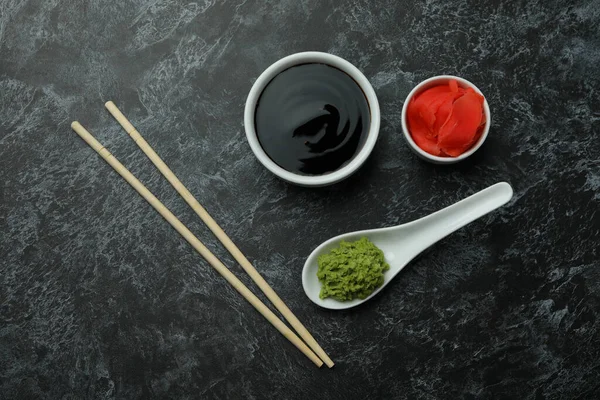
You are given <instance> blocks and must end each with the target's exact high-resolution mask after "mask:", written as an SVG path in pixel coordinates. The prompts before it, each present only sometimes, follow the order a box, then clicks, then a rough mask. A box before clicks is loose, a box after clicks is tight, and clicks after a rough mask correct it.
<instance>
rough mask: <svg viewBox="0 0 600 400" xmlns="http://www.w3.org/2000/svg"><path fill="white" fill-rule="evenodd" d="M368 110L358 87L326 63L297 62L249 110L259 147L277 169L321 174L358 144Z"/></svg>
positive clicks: (332, 168) (333, 168) (362, 138)
mask: <svg viewBox="0 0 600 400" xmlns="http://www.w3.org/2000/svg"><path fill="white" fill-rule="evenodd" d="M370 119H371V116H370V110H369V104H368V103H367V99H366V98H365V94H364V93H363V91H362V90H361V88H360V86H359V85H358V84H357V83H356V82H355V81H354V80H353V79H352V78H351V77H350V76H348V75H347V74H346V73H344V72H343V71H341V70H339V69H337V68H335V67H332V66H329V65H326V64H317V63H310V64H300V65H296V66H293V67H291V68H288V69H286V70H284V71H282V72H281V73H279V74H278V75H276V76H275V77H274V78H273V79H272V80H271V81H270V82H269V83H268V84H267V86H266V87H265V88H264V90H263V91H262V93H261V95H260V97H259V99H258V103H257V106H256V110H255V114H254V121H255V123H254V125H255V130H256V136H257V138H258V141H259V143H260V146H261V147H262V149H263V150H264V152H265V153H266V154H267V156H268V157H269V158H270V159H271V160H273V162H275V163H276V164H277V165H279V166H280V167H281V168H283V169H285V170H287V171H289V172H293V173H297V174H302V175H323V174H326V173H329V172H333V171H336V170H338V169H340V168H341V167H343V166H344V165H346V164H348V163H349V162H350V161H351V160H352V159H353V158H354V156H355V155H356V154H358V152H359V151H360V150H361V148H362V146H363V145H364V143H365V141H366V139H367V134H368V132H369V125H370Z"/></svg>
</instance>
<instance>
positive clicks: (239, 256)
mask: <svg viewBox="0 0 600 400" xmlns="http://www.w3.org/2000/svg"><path fill="white" fill-rule="evenodd" d="M104 106H105V107H106V108H107V109H108V111H109V112H110V113H111V114H112V116H113V117H114V118H115V119H116V120H117V122H119V124H121V126H122V127H123V129H125V131H126V132H127V133H128V134H129V136H131V138H132V139H133V140H134V141H135V143H136V144H137V145H138V146H139V148H140V149H142V151H143V152H144V153H145V154H146V156H148V158H149V159H150V160H151V161H152V163H153V164H154V165H155V166H156V168H158V170H159V171H160V172H161V173H162V174H163V176H164V177H165V178H167V180H168V181H169V182H170V183H171V185H172V186H173V187H174V188H175V190H177V192H178V193H179V194H180V195H181V197H183V199H184V200H185V201H186V203H188V205H189V206H190V207H191V208H192V209H193V210H194V211H195V212H196V214H198V216H199V217H200V219H202V221H204V223H205V224H206V226H208V228H209V229H210V230H211V231H212V232H213V234H214V235H215V236H216V237H217V238H218V239H219V240H220V241H221V243H223V246H225V248H226V249H227V250H228V251H229V252H230V253H231V255H232V256H233V258H235V260H236V261H237V262H238V263H239V264H240V265H241V266H242V268H243V269H244V270H245V271H246V272H247V273H248V275H250V277H251V278H252V280H253V281H254V282H255V283H256V285H257V286H258V287H259V288H260V290H262V291H263V293H264V294H265V295H266V296H267V298H268V299H269V300H270V301H271V302H272V303H273V305H274V306H275V308H277V310H279V312H280V313H281V314H282V315H283V316H284V318H285V319H286V320H287V321H288V322H289V323H290V325H292V327H293V328H294V329H295V330H296V332H298V334H299V335H300V337H301V338H302V339H304V341H305V342H306V343H307V344H308V345H309V346H310V348H311V349H313V351H314V352H315V353H317V355H318V356H319V357H320V358H321V359H322V360H323V361H324V362H325V364H326V365H327V366H328V367H329V368H331V367H333V365H334V363H333V361H332V360H331V358H329V356H328V355H327V353H325V351H324V350H323V349H322V348H321V346H319V344H318V343H317V341H316V340H315V339H314V338H313V337H312V335H311V334H310V333H309V332H308V330H307V329H306V328H305V327H304V325H302V323H301V322H300V321H299V320H298V318H296V316H295V315H294V313H292V311H291V310H290V309H289V308H288V307H287V306H286V305H285V303H284V302H283V301H282V300H281V298H280V297H279V296H278V295H277V293H275V291H274V290H273V289H272V288H271V286H270V285H269V284H268V283H267V281H265V280H264V279H263V277H262V276H261V275H260V273H259V272H258V271H257V270H256V268H254V266H253V265H252V264H251V263H250V261H248V259H247V258H246V257H245V256H244V254H243V253H242V252H241V251H240V249H239V248H238V247H237V246H236V245H235V244H234V243H233V241H232V240H231V239H230V238H229V236H227V234H226V233H225V232H224V231H223V229H221V227H220V226H219V225H218V224H217V223H216V222H215V220H214V219H213V218H212V217H211V216H210V215H209V214H208V212H207V211H206V209H205V208H204V207H202V206H201V205H200V203H199V202H198V201H197V200H196V198H195V197H194V196H193V195H192V194H191V193H190V191H189V190H188V189H187V188H186V187H185V186H184V185H183V183H181V181H180V180H179V179H178V178H177V176H175V174H174V173H173V171H171V169H170V168H169V167H168V166H167V164H165V163H164V161H163V160H162V159H161V158H160V157H159V156H158V154H156V152H155V151H154V150H153V149H152V147H151V146H150V145H149V144H148V142H146V140H144V138H143V137H142V135H141V134H140V133H139V132H138V131H137V130H136V129H135V128H134V127H133V125H132V124H131V122H129V120H128V119H127V118H126V117H125V116H124V115H123V113H122V112H121V111H120V110H119V109H118V108H117V106H116V105H115V103H113V102H112V101H108V102H106V104H105V105H104Z"/></svg>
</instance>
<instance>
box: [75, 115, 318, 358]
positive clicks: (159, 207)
mask: <svg viewBox="0 0 600 400" xmlns="http://www.w3.org/2000/svg"><path fill="white" fill-rule="evenodd" d="M71 128H73V130H74V131H75V132H76V133H77V134H78V135H79V136H81V138H82V139H83V140H85V142H86V143H87V144H88V145H90V147H91V148H92V149H94V150H95V151H96V152H97V153H98V154H100V156H101V157H102V158H103V159H104V160H105V161H106V162H107V163H108V164H110V166H111V167H113V168H114V169H115V171H117V172H118V173H119V175H121V176H122V177H123V178H125V180H126V181H127V182H128V183H129V184H130V185H131V186H132V187H133V188H134V189H135V190H137V192H138V193H139V194H140V195H141V196H142V197H143V198H144V199H146V201H147V202H148V203H150V205H151V206H152V207H154V209H155V210H156V211H158V212H159V214H160V215H162V216H163V218H164V219H166V220H167V222H169V223H170V224H171V226H172V227H173V228H175V230H177V232H179V234H180V235H181V236H183V238H184V239H185V240H187V241H188V243H189V244H191V245H192V247H194V249H196V251H197V252H198V253H200V255H201V256H202V257H204V259H205V260H206V261H208V263H209V264H210V265H211V266H212V267H213V268H214V269H216V270H217V272H218V273H219V274H221V276H222V277H223V278H225V280H227V282H229V283H230V284H231V286H233V288H234V289H235V290H237V291H238V292H239V293H240V294H241V295H242V296H244V298H245V299H246V300H248V302H249V303H250V304H252V306H254V308H256V310H258V312H260V313H261V314H262V315H263V316H264V317H265V318H266V319H267V320H268V321H269V322H270V323H271V324H272V325H273V326H274V327H275V328H276V329H277V330H278V331H279V332H281V334H282V335H283V336H285V337H286V338H287V339H288V340H289V341H290V342H292V344H293V345H294V346H296V347H297V348H298V349H299V350H300V351H302V353H304V355H305V356H306V357H308V358H309V359H310V360H311V361H312V362H313V363H314V364H315V365H316V366H318V367H320V366H321V365H323V362H322V361H321V359H320V358H319V357H317V355H316V354H315V353H313V351H312V350H311V349H310V348H308V346H307V345H306V344H305V343H304V342H303V341H302V340H300V338H299V337H298V336H296V334H295V333H294V332H293V331H292V330H291V329H290V328H288V326H287V325H286V324H284V323H283V321H281V320H280V319H279V318H278V317H277V316H276V315H275V314H274V313H273V312H272V311H271V310H270V309H269V308H268V307H267V306H266V305H265V304H264V303H263V302H262V301H260V299H259V298H258V297H256V295H254V293H252V292H251V291H250V289H248V288H247V287H246V286H245V285H244V284H243V283H242V282H241V281H240V280H239V279H238V278H236V276H235V275H233V273H232V272H231V271H229V269H227V267H226V266H225V265H224V264H223V263H222V262H221V261H220V260H219V259H218V258H217V257H216V256H215V255H214V254H213V253H211V251H210V250H208V249H207V248H206V246H204V245H203V244H202V242H201V241H200V240H198V238H197V237H196V236H194V234H193V233H192V232H190V230H189V229H188V228H187V227H186V226H185V225H184V224H183V223H181V221H179V219H177V217H176V216H175V215H173V213H172V212H171V211H169V209H168V208H167V207H165V205H164V204H163V203H161V202H160V200H158V199H157V198H156V197H155V196H154V195H153V194H152V193H151V192H150V190H148V188H146V186H144V185H143V184H142V183H141V182H140V181H139V180H138V179H137V178H136V177H135V176H134V175H133V174H132V173H131V172H129V170H128V169H127V168H125V166H124V165H123V164H121V163H120V162H119V160H117V159H116V158H115V157H114V156H113V155H112V154H110V152H109V151H108V150H106V149H105V148H104V146H102V144H100V142H98V141H97V140H96V139H95V138H94V137H93V136H92V134H91V133H89V132H88V131H87V130H86V129H85V128H84V127H83V126H81V124H80V123H79V122H77V121H74V122H73V123H72V124H71Z"/></svg>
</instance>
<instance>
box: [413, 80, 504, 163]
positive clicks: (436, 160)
mask: <svg viewBox="0 0 600 400" xmlns="http://www.w3.org/2000/svg"><path fill="white" fill-rule="evenodd" d="M451 79H455V80H456V81H458V85H459V86H461V87H464V88H467V87H470V88H473V90H475V91H476V92H477V93H479V94H480V95H482V96H483V99H484V100H483V112H484V113H485V118H486V122H485V126H484V128H483V132H482V133H481V137H480V138H479V140H478V141H477V143H475V144H474V145H473V147H471V148H470V149H469V150H468V151H466V152H464V153H462V154H461V155H459V156H458V157H439V156H434V155H433V154H429V153H427V152H426V151H425V150H423V149H421V148H420V147H419V146H418V145H417V144H416V143H415V141H414V140H413V138H412V136H411V134H410V131H409V130H408V123H407V122H406V112H407V109H408V104H409V103H410V101H411V100H412V98H413V97H414V96H415V95H417V94H418V93H420V92H422V91H424V90H426V89H429V88H430V87H433V86H437V85H439V84H440V83H446V82H448V81H450V80H451ZM491 125H492V117H491V114H490V106H489V104H488V101H487V98H486V97H485V95H484V94H483V92H482V91H481V90H479V88H478V87H477V86H475V85H474V84H473V83H472V82H470V81H468V80H466V79H465V78H461V77H459V76H454V75H436V76H433V77H431V78H428V79H425V80H424V81H423V82H421V83H419V84H418V85H417V86H415V87H414V88H413V90H411V91H410V93H409V94H408V96H406V100H405V101H404V105H403V106H402V133H403V134H404V138H405V139H406V141H407V142H408V144H409V146H410V147H411V149H412V150H413V151H414V152H416V153H417V155H419V156H420V157H422V158H424V159H427V160H430V161H432V162H434V163H437V164H453V163H456V162H458V161H461V160H464V159H465V158H468V157H469V156H471V155H472V154H473V153H475V152H476V151H477V150H478V149H479V148H480V147H481V145H482V144H483V142H485V140H486V139H487V137H488V134H489V131H490V126H491Z"/></svg>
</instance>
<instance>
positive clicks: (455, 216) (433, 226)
mask: <svg viewBox="0 0 600 400" xmlns="http://www.w3.org/2000/svg"><path fill="white" fill-rule="evenodd" d="M512 195H513V190H512V188H511V186H510V185H509V184H508V183H506V182H501V183H497V184H495V185H493V186H490V187H488V188H487V189H484V190H482V191H481V192H478V193H475V194H474V195H472V196H470V197H467V198H466V199H464V200H461V201H459V202H458V203H456V204H453V205H451V206H450V207H446V208H444V209H443V210H440V211H437V212H435V213H433V214H430V215H428V216H426V217H423V218H421V219H418V220H416V221H412V222H409V223H406V224H403V225H399V226H394V227H390V228H382V229H371V230H366V231H358V232H351V233H346V234H343V235H340V236H336V237H334V238H332V239H329V240H327V241H326V242H325V243H323V244H321V245H320V246H319V247H317V248H316V249H315V250H314V251H313V252H312V253H311V254H310V256H308V258H307V259H306V263H305V264H304V269H303V270H302V286H303V287H304V292H305V293H306V295H307V296H308V298H309V299H310V300H311V301H312V302H313V303H315V304H317V305H319V306H321V307H324V308H330V309H332V310H343V309H346V308H351V307H355V306H357V305H359V304H362V303H364V302H365V301H367V300H369V299H371V298H372V297H373V296H375V295H376V294H377V293H379V292H380V291H381V290H383V288H384V287H385V286H386V285H387V284H388V283H390V282H391V280H392V279H393V278H394V277H395V276H396V275H398V273H399V272H400V271H401V270H402V269H403V268H404V267H405V266H406V265H407V264H408V263H409V261H411V260H412V259H413V258H415V257H416V256H417V255H418V254H419V253H421V252H422V251H423V250H425V249H426V248H428V247H429V246H431V245H432V244H434V243H435V242H437V241H438V240H440V239H442V238H444V237H446V236H447V235H449V234H450V233H452V232H454V231H456V230H457V229H459V228H461V227H463V226H465V225H467V224H468V223H470V222H472V221H474V220H476V219H477V218H479V217H481V216H483V215H485V214H487V213H489V212H490V211H492V210H495V209H496V208H498V207H500V206H502V205H504V204H506V203H507V202H508V201H509V200H510V199H511V198H512ZM364 236H366V237H367V238H369V240H371V241H372V242H373V243H374V244H375V245H376V246H377V247H379V248H380V249H381V250H382V251H383V253H384V256H385V260H386V261H387V262H388V264H389V265H390V269H389V270H388V271H386V272H385V274H384V282H383V285H382V286H381V287H379V288H378V289H376V290H375V291H374V292H373V293H372V294H371V295H370V296H369V297H367V298H366V299H364V300H360V299H355V300H351V301H344V302H340V301H337V300H333V299H331V298H326V299H320V298H319V291H320V290H321V283H320V282H319V280H318V279H317V270H318V265H317V258H318V257H319V255H320V254H324V253H328V252H329V251H331V249H333V248H335V247H338V246H339V243H340V242H341V241H342V240H345V241H356V240H359V239H360V238H362V237H364Z"/></svg>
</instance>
